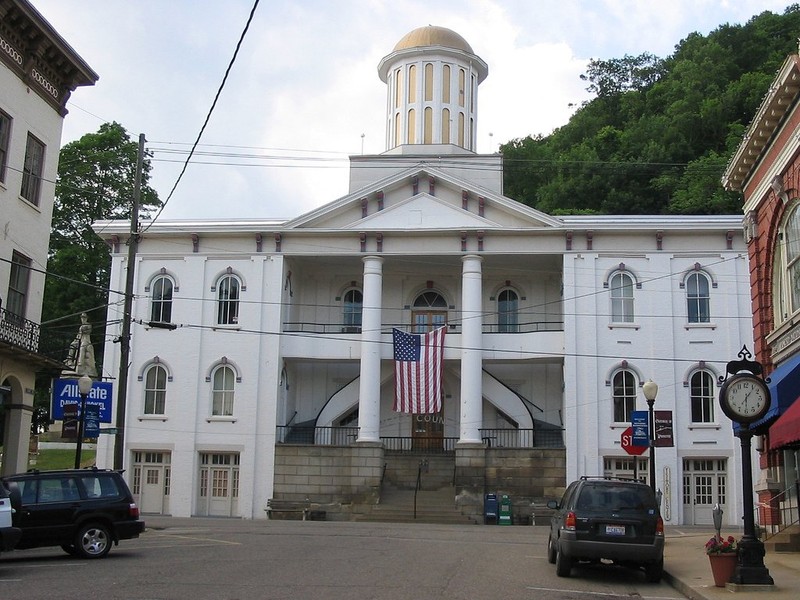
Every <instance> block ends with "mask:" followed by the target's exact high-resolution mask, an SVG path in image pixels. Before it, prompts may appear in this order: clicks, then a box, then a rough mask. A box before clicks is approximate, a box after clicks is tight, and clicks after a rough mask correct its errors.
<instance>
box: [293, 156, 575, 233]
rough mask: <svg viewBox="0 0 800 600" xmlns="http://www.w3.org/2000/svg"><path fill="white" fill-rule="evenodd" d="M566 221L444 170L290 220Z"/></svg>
mask: <svg viewBox="0 0 800 600" xmlns="http://www.w3.org/2000/svg"><path fill="white" fill-rule="evenodd" d="M561 226H562V224H561V220H560V219H557V218H555V217H551V216H550V215H547V214H545V213H542V212H539V211H536V210H534V209H532V208H530V207H528V206H525V205H524V204H521V203H519V202H517V201H515V200H512V199H511V198H506V197H505V196H501V195H498V194H495V193H492V192H490V191H488V190H485V189H482V188H480V187H477V186H474V185H471V184H469V183H468V182H465V181H463V180H461V179H459V178H457V177H454V176H452V175H451V174H449V173H447V172H446V171H443V170H441V169H435V168H431V167H425V168H420V167H414V168H409V169H405V170H403V171H401V172H399V173H396V174H395V175H393V176H391V177H387V178H385V179H383V180H381V181H378V182H376V183H374V184H372V185H370V186H367V187H365V188H363V189H361V190H358V191H356V192H354V193H351V194H348V195H347V196H344V197H342V198H340V199H338V200H335V201H333V202H330V203H329V204H326V205H324V206H322V207H320V208H318V209H316V210H314V211H311V212H309V213H307V214H305V215H302V216H300V217H298V218H296V219H293V220H291V221H289V222H288V223H286V227H287V228H289V229H294V228H302V229H326V230H333V229H338V230H349V229H359V230H364V229H368V230H384V231H385V230H393V229H394V230H402V229H455V228H461V229H474V228H481V229H487V230H490V229H497V228H520V229H525V228H543V227H545V228H546V227H561Z"/></svg>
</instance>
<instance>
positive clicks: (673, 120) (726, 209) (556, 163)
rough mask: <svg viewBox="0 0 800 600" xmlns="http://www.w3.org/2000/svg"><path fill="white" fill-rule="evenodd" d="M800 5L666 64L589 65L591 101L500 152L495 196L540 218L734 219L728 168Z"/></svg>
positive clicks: (737, 208)
mask: <svg viewBox="0 0 800 600" xmlns="http://www.w3.org/2000/svg"><path fill="white" fill-rule="evenodd" d="M799 36H800V6H798V5H797V4H794V5H792V6H790V7H788V8H787V9H786V10H785V11H784V13H783V14H781V15H778V14H775V13H772V12H763V13H761V14H760V15H757V16H755V17H753V18H752V19H750V21H748V22H747V23H746V24H744V25H730V24H726V25H721V26H719V27H718V28H717V29H715V30H714V31H712V32H711V33H710V34H709V35H708V36H703V35H700V34H698V33H692V34H690V35H688V36H687V37H686V39H684V40H682V41H681V42H680V43H678V44H677V46H676V47H675V52H674V53H673V54H672V55H671V56H669V57H667V58H663V59H662V58H659V57H656V56H653V55H652V54H650V53H647V52H645V53H643V54H641V55H639V56H628V55H626V56H624V57H623V58H615V59H610V60H592V61H591V62H590V64H589V66H588V68H587V72H586V73H585V74H584V75H583V76H582V77H581V78H582V79H584V80H585V81H586V82H587V84H588V86H587V89H588V90H589V91H590V92H592V93H594V94H595V97H594V99H593V100H591V101H589V102H587V103H585V104H584V105H583V106H581V108H580V109H579V110H578V111H577V112H576V113H575V114H574V115H573V117H572V118H571V119H570V121H569V123H567V124H566V125H564V126H563V127H561V128H559V129H557V130H556V131H554V132H553V133H552V134H551V135H548V136H538V137H530V136H528V137H526V138H522V139H516V140H511V141H510V142H508V143H506V144H503V145H501V146H500V151H501V153H502V154H503V157H504V162H505V175H504V186H505V194H506V195H507V196H509V197H511V198H514V199H516V200H519V201H520V202H523V203H524V204H527V205H529V206H531V207H533V208H536V209H538V210H542V211H544V212H546V213H549V214H575V213H597V214H670V213H671V214H737V213H740V212H741V198H740V196H739V195H738V194H733V193H728V192H725V191H724V190H723V189H722V185H721V183H720V178H721V176H722V173H723V171H724V170H725V167H726V166H727V163H728V160H729V159H730V157H731V155H732V154H733V152H734V151H735V149H736V147H737V146H738V145H739V142H740V141H741V139H742V136H743V135H744V132H745V130H746V128H747V126H748V124H749V123H750V121H751V120H752V118H753V116H754V115H755V111H756V110H757V108H758V106H759V104H760V103H761V100H762V99H763V97H764V95H765V94H766V92H767V88H768V87H769V84H770V83H771V82H772V80H773V79H774V77H775V74H776V72H777V70H778V68H779V67H780V66H781V64H782V63H783V61H784V60H785V59H786V57H787V56H788V55H789V54H793V53H797V51H798V37H799Z"/></svg>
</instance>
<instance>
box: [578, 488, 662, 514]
mask: <svg viewBox="0 0 800 600" xmlns="http://www.w3.org/2000/svg"><path fill="white" fill-rule="evenodd" d="M654 504H655V503H654V501H653V494H652V492H651V491H650V489H649V488H646V487H639V486H637V487H628V486H625V487H623V486H607V485H587V486H584V487H583V489H582V490H581V494H580V497H579V498H578V504H577V506H578V509H583V510H600V509H606V510H607V509H612V510H613V509H620V510H645V509H649V508H653V507H654Z"/></svg>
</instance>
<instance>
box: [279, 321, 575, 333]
mask: <svg viewBox="0 0 800 600" xmlns="http://www.w3.org/2000/svg"><path fill="white" fill-rule="evenodd" d="M393 328H394V329H400V330H401V331H406V332H410V331H411V329H412V326H411V325H409V324H408V323H397V324H392V323H384V324H383V325H382V329H381V333H384V334H387V335H389V334H391V333H392V329H393ZM563 330H564V323H563V321H526V322H523V323H517V324H514V325H498V324H497V323H484V324H483V333H501V334H506V333H507V334H509V335H515V334H519V333H537V332H540V331H563ZM283 331H285V332H287V333H311V334H317V335H335V334H342V333H346V334H360V333H361V326H360V325H348V324H345V323H316V322H309V321H286V322H285V323H284V324H283ZM447 331H448V333H461V324H460V323H448V325H447Z"/></svg>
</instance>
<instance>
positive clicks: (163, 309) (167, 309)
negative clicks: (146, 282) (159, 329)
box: [150, 275, 174, 323]
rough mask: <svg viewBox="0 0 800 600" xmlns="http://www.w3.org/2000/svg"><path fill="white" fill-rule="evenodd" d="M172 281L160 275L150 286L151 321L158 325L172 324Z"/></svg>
mask: <svg viewBox="0 0 800 600" xmlns="http://www.w3.org/2000/svg"><path fill="white" fill-rule="evenodd" d="M173 287H174V286H173V283H172V279H170V278H169V277H167V276H166V275H159V276H158V277H156V278H155V279H154V280H153V282H152V283H151V284H150V293H151V297H150V298H151V299H150V320H151V321H155V322H156V323H171V322H172V290H173Z"/></svg>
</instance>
